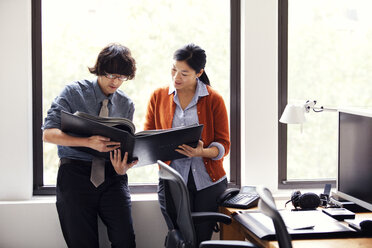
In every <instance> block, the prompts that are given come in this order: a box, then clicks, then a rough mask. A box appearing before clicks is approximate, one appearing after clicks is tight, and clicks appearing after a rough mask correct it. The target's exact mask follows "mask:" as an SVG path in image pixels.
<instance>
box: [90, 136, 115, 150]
mask: <svg viewBox="0 0 372 248" xmlns="http://www.w3.org/2000/svg"><path fill="white" fill-rule="evenodd" d="M88 147H89V148H92V149H94V150H97V151H99V152H110V151H113V150H115V149H118V148H120V142H116V141H110V138H106V137H103V136H100V135H94V136H91V137H89V138H88Z"/></svg>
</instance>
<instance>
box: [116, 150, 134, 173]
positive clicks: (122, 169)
mask: <svg viewBox="0 0 372 248" xmlns="http://www.w3.org/2000/svg"><path fill="white" fill-rule="evenodd" d="M110 160H111V163H112V166H113V167H114V169H115V171H116V173H117V174H119V175H125V174H126V173H127V171H128V170H129V169H130V168H132V167H133V166H134V165H136V164H137V163H138V160H135V161H133V162H132V163H129V164H128V163H127V161H128V152H126V153H125V154H124V158H123V160H121V151H120V149H116V150H114V151H111V152H110Z"/></svg>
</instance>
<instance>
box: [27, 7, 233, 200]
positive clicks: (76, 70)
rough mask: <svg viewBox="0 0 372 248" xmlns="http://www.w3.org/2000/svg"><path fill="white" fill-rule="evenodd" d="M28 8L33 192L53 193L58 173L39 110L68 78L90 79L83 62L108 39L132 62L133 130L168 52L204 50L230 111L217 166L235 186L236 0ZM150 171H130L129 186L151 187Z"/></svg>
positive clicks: (164, 72)
mask: <svg viewBox="0 0 372 248" xmlns="http://www.w3.org/2000/svg"><path fill="white" fill-rule="evenodd" d="M32 8H33V16H32V18H33V31H32V33H33V84H34V87H33V89H34V91H33V102H34V103H33V108H34V119H33V121H34V148H35V149H34V193H35V194H53V193H54V190H55V189H54V185H55V181H56V173H57V170H58V157H57V148H56V146H55V145H53V144H47V143H43V142H42V141H41V136H42V132H41V130H40V127H41V125H42V123H43V120H44V118H45V116H46V111H47V110H48V109H49V107H50V104H51V102H52V100H53V99H54V97H56V96H57V95H58V94H59V93H60V92H61V90H62V89H63V87H64V86H65V85H66V84H67V83H70V82H73V81H75V80H79V79H84V78H87V79H90V78H94V76H93V75H92V74H90V73H89V72H88V70H87V67H89V66H93V65H94V63H95V60H96V57H97V55H98V53H99V51H100V50H101V49H102V48H103V47H104V46H105V45H107V44H108V43H111V42H119V43H121V44H124V45H126V46H128V47H129V48H130V49H131V51H132V54H133V57H134V58H135V59H136V61H137V73H136V77H135V79H134V80H132V81H129V82H128V83H125V84H123V85H122V86H121V90H123V91H124V92H126V93H127V94H128V95H129V96H130V97H131V98H132V100H133V101H134V103H135V106H136V111H135V114H134V123H135V125H136V127H137V131H140V130H141V129H142V128H143V123H144V117H145V111H146V107H147V101H148V100H149V97H150V94H151V93H152V91H153V90H154V89H156V88H158V87H160V86H164V85H167V84H168V83H169V82H170V68H171V64H172V55H173V52H174V51H175V50H176V49H178V48H180V47H181V46H182V45H184V44H187V43H191V42H192V43H195V44H197V45H199V46H201V47H202V48H203V49H205V50H206V53H207V65H206V68H205V69H206V72H207V74H208V76H209V78H210V80H211V84H212V87H214V88H215V89H217V90H218V91H219V92H220V93H221V94H222V95H223V97H224V100H225V104H226V106H227V109H228V111H229V114H230V129H231V130H232V131H231V141H232V146H231V152H230V155H229V156H228V157H227V158H226V159H225V163H224V166H225V169H226V171H227V173H228V177H229V179H230V180H229V181H230V182H231V183H232V184H239V183H240V178H239V177H240V168H239V166H240V140H239V139H238V137H239V136H240V125H239V123H240V97H239V96H240V87H239V83H240V76H238V75H240V74H239V69H236V68H239V67H240V66H239V65H240V1H237V0H232V1H231V2H229V1H219V2H215V1H213V0H206V1H202V2H200V1H197V0H190V1H172V0H159V1H152V0H144V1H130V0H126V1H124V0H122V1H117V0H108V1H101V0H94V1H89V4H88V2H86V1H83V0H81V1H74V0H67V1H64V2H63V4H61V3H56V2H50V1H41V0H34V1H33V2H32ZM228 9H230V10H231V11H226V10H228ZM66 13H69V14H68V18H66ZM229 82H230V83H229ZM231 96H232V97H231ZM157 172H158V167H157V165H155V164H154V165H149V166H145V167H140V168H136V169H132V170H130V171H129V172H128V175H129V183H130V185H131V187H132V188H133V189H138V191H141V192H145V191H146V192H148V191H152V192H155V187H154V186H155V185H156V184H157V181H158V175H157ZM135 191H136V190H134V192H135Z"/></svg>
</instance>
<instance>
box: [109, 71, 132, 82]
mask: <svg viewBox="0 0 372 248" xmlns="http://www.w3.org/2000/svg"><path fill="white" fill-rule="evenodd" d="M105 77H106V78H108V79H117V78H118V79H119V80H120V81H127V80H128V77H127V76H124V75H119V76H116V75H114V74H108V73H106V75H105Z"/></svg>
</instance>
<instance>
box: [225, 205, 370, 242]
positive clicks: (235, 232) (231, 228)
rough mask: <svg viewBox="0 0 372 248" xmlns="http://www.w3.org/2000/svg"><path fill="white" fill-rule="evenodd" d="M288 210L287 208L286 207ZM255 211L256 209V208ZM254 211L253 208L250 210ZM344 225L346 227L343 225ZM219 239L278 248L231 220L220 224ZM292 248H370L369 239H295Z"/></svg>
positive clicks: (359, 215) (230, 210)
mask: <svg viewBox="0 0 372 248" xmlns="http://www.w3.org/2000/svg"><path fill="white" fill-rule="evenodd" d="M277 206H278V208H280V206H284V202H282V201H278V202H277ZM287 208H288V207H287ZM256 209H257V208H256ZM237 210H241V209H234V208H226V207H220V212H221V213H224V214H226V215H228V216H231V214H232V213H234V212H236V211H237ZM252 210H254V208H253V209H252ZM356 218H372V213H357V214H356ZM345 225H347V224H346V223H345ZM220 238H221V239H223V240H245V239H247V240H249V241H251V242H253V243H255V244H258V245H260V246H262V247H265V248H279V244H278V242H276V241H267V240H261V239H259V238H258V237H257V236H256V235H254V234H253V233H252V232H250V230H248V229H246V228H245V227H243V226H242V225H240V224H239V223H238V222H237V221H235V220H234V219H232V223H231V224H230V225H224V224H221V233H220ZM292 245H293V247H294V248H314V247H316V248H335V247H351V248H354V247H357V248H371V247H372V237H371V238H344V239H343V238H338V239H308V240H305V239H303V240H302V239H297V240H292Z"/></svg>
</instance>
